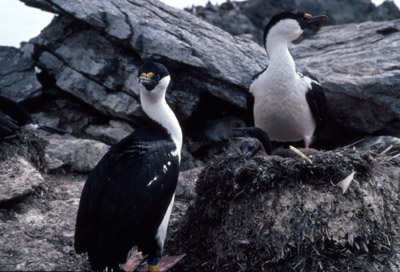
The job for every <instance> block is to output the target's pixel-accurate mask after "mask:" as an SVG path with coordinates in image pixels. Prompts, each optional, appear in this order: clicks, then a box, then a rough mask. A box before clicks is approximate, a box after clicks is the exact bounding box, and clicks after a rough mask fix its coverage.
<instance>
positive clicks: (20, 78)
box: [0, 47, 42, 102]
mask: <svg viewBox="0 0 400 272" xmlns="http://www.w3.org/2000/svg"><path fill="white" fill-rule="evenodd" d="M41 90H42V85H41V84H40V83H39V81H38V80H37V78H36V74H35V61H34V60H33V59H31V58H30V57H29V56H25V55H24V54H23V52H21V51H20V50H18V49H16V48H14V47H0V95H2V96H4V97H7V98H9V99H11V100H13V101H15V102H21V101H23V100H26V99H28V98H33V97H36V96H38V95H40V94H41Z"/></svg>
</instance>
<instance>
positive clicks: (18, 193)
mask: <svg viewBox="0 0 400 272" xmlns="http://www.w3.org/2000/svg"><path fill="white" fill-rule="evenodd" d="M43 182H44V179H43V177H42V175H41V174H40V173H39V172H38V171H37V170H36V169H35V168H34V167H33V166H32V165H31V163H30V162H29V161H28V160H27V159H25V158H24V157H22V156H18V155H15V156H12V157H9V158H8V159H7V160H5V161H1V162H0V203H3V202H7V201H10V200H13V199H16V198H20V197H23V196H26V195H28V194H30V193H32V192H33V191H34V190H35V188H37V187H38V186H39V185H41V184H42V183H43Z"/></svg>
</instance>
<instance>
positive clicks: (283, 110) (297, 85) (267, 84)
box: [250, 65, 315, 142]
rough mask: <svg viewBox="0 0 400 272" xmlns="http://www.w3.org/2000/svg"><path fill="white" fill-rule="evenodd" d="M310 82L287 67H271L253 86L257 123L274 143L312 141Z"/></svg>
mask: <svg viewBox="0 0 400 272" xmlns="http://www.w3.org/2000/svg"><path fill="white" fill-rule="evenodd" d="M309 88H311V84H310V81H309V80H308V79H306V78H302V77H300V76H299V75H297V74H296V73H294V72H293V71H291V70H290V69H287V67H285V66H284V65H281V66H278V65H275V66H271V65H270V66H269V67H268V69H267V70H266V71H265V72H264V73H263V74H262V75H260V77H259V78H258V79H257V80H256V81H254V83H253V84H252V85H251V86H250V92H252V93H253V95H254V97H255V103H254V121H255V125H256V126H257V127H260V128H262V129H264V130H265V131H266V132H267V133H268V135H269V137H270V138H271V140H275V141H281V142H288V141H299V140H303V139H305V138H306V137H309V138H311V136H312V134H313V133H314V130H315V121H314V118H313V117H312V114H311V111H310V108H309V106H308V103H307V100H306V96H305V94H306V91H307V90H308V89H309Z"/></svg>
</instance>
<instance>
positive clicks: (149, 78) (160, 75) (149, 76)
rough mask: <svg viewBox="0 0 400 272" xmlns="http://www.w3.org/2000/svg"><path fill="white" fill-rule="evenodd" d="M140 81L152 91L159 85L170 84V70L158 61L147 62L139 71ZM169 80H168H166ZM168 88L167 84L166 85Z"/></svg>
mask: <svg viewBox="0 0 400 272" xmlns="http://www.w3.org/2000/svg"><path fill="white" fill-rule="evenodd" d="M138 77H139V83H140V84H141V85H143V86H144V87H145V88H146V90H147V91H149V92H151V91H153V90H154V88H155V87H156V86H157V85H159V84H162V85H165V83H166V85H168V83H169V72H168V70H167V68H165V66H164V65H162V64H160V63H157V62H145V63H144V64H143V65H142V66H141V67H140V68H139V71H138ZM164 81H167V82H164ZM165 88H166V86H165Z"/></svg>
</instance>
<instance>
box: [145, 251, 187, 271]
mask: <svg viewBox="0 0 400 272" xmlns="http://www.w3.org/2000/svg"><path fill="white" fill-rule="evenodd" d="M185 256H186V254H182V255H178V256H168V255H165V256H163V257H161V259H160V261H158V258H156V259H153V260H150V261H149V264H148V266H147V267H144V268H143V269H142V270H140V271H141V272H145V271H149V272H152V271H154V272H165V271H168V270H169V269H171V268H172V267H174V266H175V265H176V264H177V263H178V262H179V261H180V260H182V259H183V257H185ZM154 260H156V262H154ZM153 263H156V264H154V265H153Z"/></svg>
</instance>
